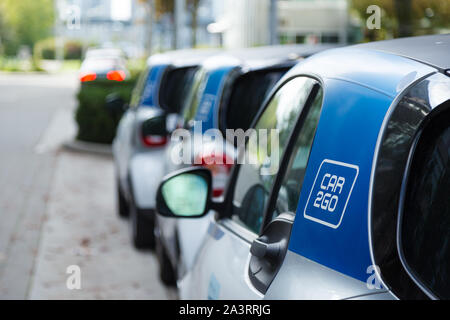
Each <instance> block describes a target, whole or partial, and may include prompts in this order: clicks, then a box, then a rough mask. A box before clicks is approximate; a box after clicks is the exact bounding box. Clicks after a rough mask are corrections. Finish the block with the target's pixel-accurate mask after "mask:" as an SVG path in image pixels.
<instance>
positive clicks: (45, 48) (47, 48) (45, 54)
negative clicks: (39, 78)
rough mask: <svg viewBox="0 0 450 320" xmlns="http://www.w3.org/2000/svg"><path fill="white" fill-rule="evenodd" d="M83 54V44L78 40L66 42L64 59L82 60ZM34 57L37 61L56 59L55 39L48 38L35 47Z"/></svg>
mask: <svg viewBox="0 0 450 320" xmlns="http://www.w3.org/2000/svg"><path fill="white" fill-rule="evenodd" d="M82 54H83V44H82V43H81V42H80V41H77V40H67V41H65V42H64V59H67V60H80V59H81V57H82ZM34 56H35V58H37V59H50V60H53V59H56V46H55V39H54V38H48V39H44V40H41V41H38V42H37V43H36V44H35V45H34Z"/></svg>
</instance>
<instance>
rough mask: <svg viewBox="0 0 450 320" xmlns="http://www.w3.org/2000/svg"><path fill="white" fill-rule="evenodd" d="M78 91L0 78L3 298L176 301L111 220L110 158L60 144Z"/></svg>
mask: <svg viewBox="0 0 450 320" xmlns="http://www.w3.org/2000/svg"><path fill="white" fill-rule="evenodd" d="M77 86H78V84H77V81H76V77H75V75H74V74H57V75H45V74H32V75H27V74H5V73H0V186H1V187H2V189H1V192H0V299H173V298H176V292H175V291H174V290H173V289H169V288H166V287H164V286H163V285H162V283H161V282H160V281H159V278H158V265H157V260H156V257H155V255H154V253H153V252H150V251H136V250H134V249H133V248H132V246H131V242H130V237H129V230H128V228H129V226H128V223H127V221H126V220H123V219H119V218H118V217H117V215H116V212H115V198H114V197H115V185H114V178H113V177H114V172H113V164H112V159H111V157H110V156H108V155H107V153H105V154H104V155H102V154H91V153H86V152H84V153H80V152H75V151H71V150H68V149H66V148H62V145H63V144H65V143H66V142H67V141H70V140H71V139H72V138H73V136H74V135H75V133H76V126H75V124H74V121H73V111H74V109H75V105H76V101H75V93H76V90H77V88H78V87H77ZM74 268H75V270H76V272H75V271H73V270H74ZM75 273H76V276H77V278H76V279H77V281H78V282H76V283H77V285H76V286H75V288H73V287H74V286H73V285H72V286H71V285H70V284H71V283H72V284H73V282H72V281H73V279H74V278H73V276H74V275H75ZM78 285H79V286H78ZM78 287H79V289H78Z"/></svg>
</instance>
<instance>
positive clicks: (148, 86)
mask: <svg viewBox="0 0 450 320" xmlns="http://www.w3.org/2000/svg"><path fill="white" fill-rule="evenodd" d="M167 67H168V65H167V64H161V65H155V66H153V67H152V68H151V69H150V72H149V74H148V77H147V80H146V83H145V88H144V91H143V92H142V97H141V103H140V105H141V106H148V107H155V106H158V91H159V84H160V82H161V78H162V75H163V74H164V71H165V70H166V69H167Z"/></svg>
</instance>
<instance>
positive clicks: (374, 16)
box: [366, 4, 381, 30]
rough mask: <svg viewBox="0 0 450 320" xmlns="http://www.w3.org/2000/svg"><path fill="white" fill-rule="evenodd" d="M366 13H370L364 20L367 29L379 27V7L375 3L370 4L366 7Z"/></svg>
mask: <svg viewBox="0 0 450 320" xmlns="http://www.w3.org/2000/svg"><path fill="white" fill-rule="evenodd" d="M366 13H367V14H370V16H369V17H368V18H367V20H366V26H367V29H369V30H374V29H377V30H379V29H381V8H380V7H379V6H377V5H375V4H372V5H370V6H368V7H367V9H366Z"/></svg>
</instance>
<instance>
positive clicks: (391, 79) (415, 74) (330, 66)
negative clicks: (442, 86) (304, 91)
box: [289, 47, 436, 97]
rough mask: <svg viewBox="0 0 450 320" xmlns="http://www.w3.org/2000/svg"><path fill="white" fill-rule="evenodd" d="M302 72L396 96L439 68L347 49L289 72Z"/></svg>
mask: <svg viewBox="0 0 450 320" xmlns="http://www.w3.org/2000/svg"><path fill="white" fill-rule="evenodd" d="M360 56H364V59H361V58H360ZM380 66H382V68H380ZM300 72H301V73H306V74H316V75H320V77H322V78H332V79H333V78H334V79H341V80H345V81H348V82H352V83H357V84H360V85H362V86H365V87H368V88H372V89H373V90H375V91H379V92H382V93H384V94H386V95H388V96H390V97H395V96H396V95H398V94H399V92H400V91H402V90H403V89H404V88H405V87H407V86H408V85H409V84H411V83H412V82H414V81H415V80H417V79H419V78H422V77H424V76H426V75H428V74H430V73H433V72H436V69H434V68H432V67H429V66H427V65H425V64H423V63H419V62H416V61H414V60H411V59H405V58H403V57H400V56H397V55H394V54H390V53H385V52H381V51H368V50H361V49H356V48H352V47H348V48H341V49H332V50H327V51H324V52H320V53H318V54H315V55H314V56H312V57H310V58H308V59H306V60H304V61H303V62H300V63H299V65H297V66H296V67H295V68H293V69H292V70H291V71H290V72H289V73H290V74H298V73H300ZM368 74H370V77H368V76H367V75H368Z"/></svg>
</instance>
